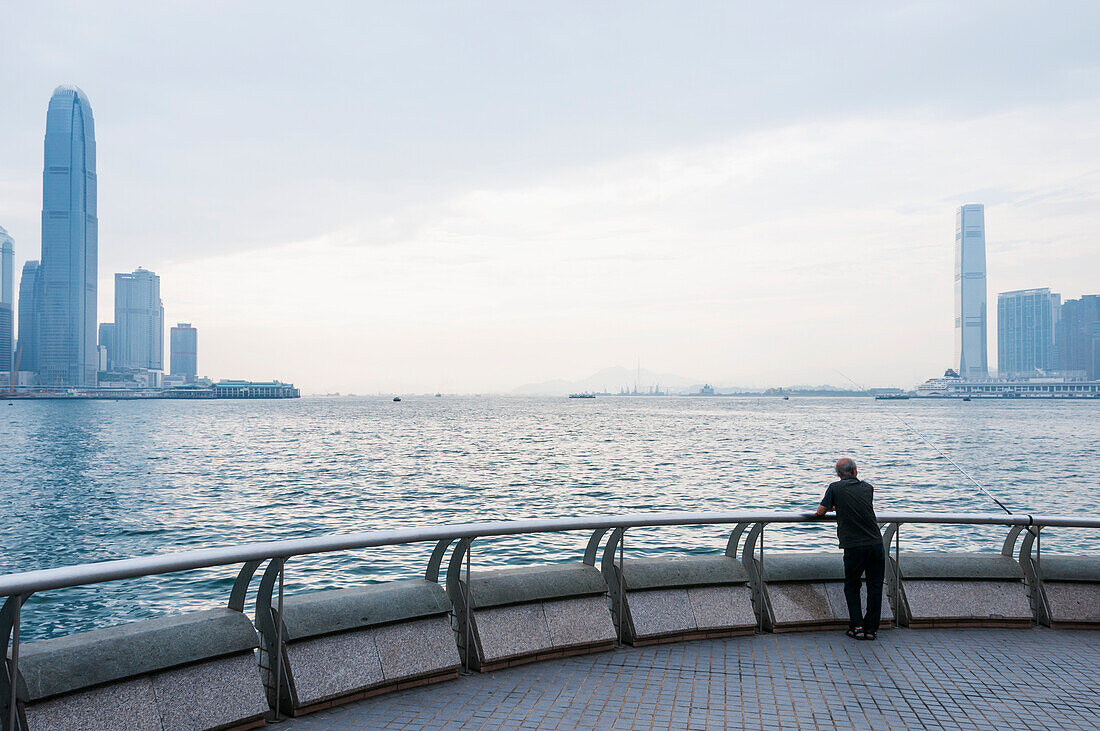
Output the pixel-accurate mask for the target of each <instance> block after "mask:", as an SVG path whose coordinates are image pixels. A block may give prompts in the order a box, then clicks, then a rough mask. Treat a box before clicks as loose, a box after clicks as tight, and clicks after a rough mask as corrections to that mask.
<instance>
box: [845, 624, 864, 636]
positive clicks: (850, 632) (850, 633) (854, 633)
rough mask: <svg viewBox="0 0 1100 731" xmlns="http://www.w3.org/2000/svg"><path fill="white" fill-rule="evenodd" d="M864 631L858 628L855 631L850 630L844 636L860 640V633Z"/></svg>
mask: <svg viewBox="0 0 1100 731" xmlns="http://www.w3.org/2000/svg"><path fill="white" fill-rule="evenodd" d="M862 631H863V628H862V627H856V628H855V629H850V630H848V631H847V632H845V633H844V634H846V635H848V636H849V637H851V638H852V639H858V638H859V633H860V632H862Z"/></svg>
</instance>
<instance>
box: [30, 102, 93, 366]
mask: <svg viewBox="0 0 1100 731" xmlns="http://www.w3.org/2000/svg"><path fill="white" fill-rule="evenodd" d="M98 267H99V219H98V218H97V214H96V171H95V125H94V122H93V119H92V107H91V105H90V104H89V103H88V97H87V96H85V94H84V92H83V91H81V90H80V89H78V88H77V87H75V86H59V87H57V88H56V89H55V90H54V92H53V96H52V97H51V98H50V106H49V110H48V111H47V113H46V139H45V167H44V170H43V174H42V264H41V268H42V273H43V276H42V282H43V291H42V297H41V303H42V309H41V310H40V312H39V335H38V371H39V373H40V376H41V380H42V382H43V383H44V384H45V385H48V386H56V385H66V386H82V385H94V384H95V382H96V366H97V365H98V363H97V362H96V361H97V352H96V342H95V337H96V322H97V320H96V297H97V291H96V287H97V276H98Z"/></svg>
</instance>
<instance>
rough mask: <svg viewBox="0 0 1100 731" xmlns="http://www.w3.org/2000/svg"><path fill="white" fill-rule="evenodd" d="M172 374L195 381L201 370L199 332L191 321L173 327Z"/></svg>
mask: <svg viewBox="0 0 1100 731" xmlns="http://www.w3.org/2000/svg"><path fill="white" fill-rule="evenodd" d="M171 342H172V350H171V353H172V375H173V376H185V377H186V378H187V380H188V381H189V382H190V381H194V380H195V375H196V374H197V373H198V372H199V366H198V352H199V333H198V330H196V329H195V328H193V327H191V323H189V322H181V323H180V324H178V325H176V326H175V327H174V328H172V337H171Z"/></svg>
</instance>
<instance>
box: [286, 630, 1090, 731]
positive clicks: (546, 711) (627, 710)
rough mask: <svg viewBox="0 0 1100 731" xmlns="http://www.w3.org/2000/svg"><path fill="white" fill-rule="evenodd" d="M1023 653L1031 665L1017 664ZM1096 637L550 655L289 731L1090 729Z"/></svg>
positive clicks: (775, 640) (293, 724)
mask: <svg viewBox="0 0 1100 731" xmlns="http://www.w3.org/2000/svg"><path fill="white" fill-rule="evenodd" d="M1024 658H1026V663H1027V665H1026V666H1025V665H1023V664H1022V662H1023V660H1022V659H1024ZM1097 667H1100V632H1086V631H1077V630H1048V629H1032V630H1024V631H1021V630H1004V629H925V630H905V629H900V630H894V631H891V632H888V633H883V634H880V635H879V640H878V642H856V641H854V640H851V639H849V638H847V637H845V636H844V634H843V633H840V632H818V633H810V634H794V635H791V634H786V635H755V636H751V637H734V638H728V639H715V640H703V641H698V642H688V643H681V644H672V645H659V646H651V647H645V648H623V649H621V650H616V651H615V652H610V653H603V654H599V655H586V656H579V657H571V658H564V659H559V660H549V661H545V662H541V663H536V664H533V665H525V666H519V667H514V668H509V669H506V670H499V671H496V672H493V673H486V674H474V675H470V676H466V677H462V678H460V679H459V680H457V681H452V682H449V683H442V684H439V685H434V686H424V687H419V688H412V689H409V690H404V691H400V692H397V693H392V694H389V695H384V696H378V697H375V698H369V699H366V700H363V701H360V702H358V703H354V704H350V705H347V706H342V707H339V708H334V709H331V710H326V711H322V712H320V713H317V714H313V715H311V716H306V717H303V718H299V719H292V720H290V721H287V722H286V723H284V724H282V725H283V726H286V727H289V728H293V729H296V730H297V729H317V730H331V731H336V730H337V729H339V730H341V731H346V730H350V729H374V728H382V729H398V728H401V729H433V730H438V729H475V728H487V729H488V728H494V729H553V728H559V729H573V728H601V729H604V728H612V729H615V728H621V729H627V728H630V729H657V728H660V729H694V728H706V729H712V728H723V727H731V728H735V727H745V728H782V729H787V728H791V729H795V728H808V729H818V728H830V727H844V728H861V729H863V728H867V729H870V728H874V729H879V728H887V727H889V728H959V727H962V728H1058V727H1065V728H1098V727H1100V702H1098V701H1097V700H1096V699H1097V698H1100V674H1098V673H1097V672H1096V668H1097Z"/></svg>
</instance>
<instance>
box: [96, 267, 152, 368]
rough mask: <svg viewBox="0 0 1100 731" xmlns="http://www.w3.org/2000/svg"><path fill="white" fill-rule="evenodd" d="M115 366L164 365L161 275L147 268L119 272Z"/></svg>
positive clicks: (112, 358) (113, 360) (116, 291)
mask: <svg viewBox="0 0 1100 731" xmlns="http://www.w3.org/2000/svg"><path fill="white" fill-rule="evenodd" d="M111 340H112V342H111V345H113V346H114V348H115V352H113V353H109V358H110V360H111V363H112V365H113V366H114V367H115V368H145V369H148V370H152V371H159V370H163V369H164V305H163V304H161V301H160V277H158V276H157V275H156V274H153V272H151V271H149V270H147V269H140V268H139V269H137V270H136V271H135V272H133V273H132V274H116V275H115V328H114V333H113V336H112V338H111Z"/></svg>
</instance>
